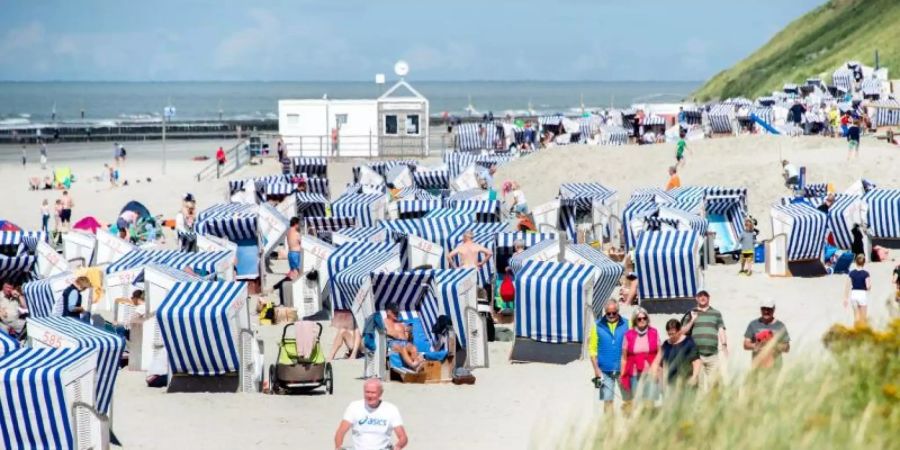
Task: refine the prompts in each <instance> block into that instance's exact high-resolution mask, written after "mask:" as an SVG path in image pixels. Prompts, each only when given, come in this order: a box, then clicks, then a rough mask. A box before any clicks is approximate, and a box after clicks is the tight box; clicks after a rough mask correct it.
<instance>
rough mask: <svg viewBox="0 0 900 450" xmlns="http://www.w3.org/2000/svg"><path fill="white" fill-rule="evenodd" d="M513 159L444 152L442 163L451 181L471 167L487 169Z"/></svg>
mask: <svg viewBox="0 0 900 450" xmlns="http://www.w3.org/2000/svg"><path fill="white" fill-rule="evenodd" d="M514 158H515V157H514V156H512V155H479V154H475V153H467V152H464V151H458V152H457V151H451V152H444V157H443V161H444V164H447V170H448V171H449V173H450V179H453V178H456V177H457V176H459V174H461V173H462V172H463V171H465V170H466V169H468V168H469V167H470V166H472V165H475V166H478V167H483V168H488V167H491V166H500V165H503V164H505V163H507V162H509V161H512V160H513V159H514Z"/></svg>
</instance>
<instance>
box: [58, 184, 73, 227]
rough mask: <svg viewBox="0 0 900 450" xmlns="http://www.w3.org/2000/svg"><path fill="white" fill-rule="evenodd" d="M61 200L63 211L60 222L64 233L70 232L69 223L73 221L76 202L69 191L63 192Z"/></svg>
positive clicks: (60, 214)
mask: <svg viewBox="0 0 900 450" xmlns="http://www.w3.org/2000/svg"><path fill="white" fill-rule="evenodd" d="M60 200H61V201H62V205H61V206H62V210H61V211H60V212H59V221H60V222H61V223H62V229H63V231H69V223H70V222H71V221H72V206H74V202H73V201H72V196H70V195H69V191H67V190H66V191H63V193H62V198H60Z"/></svg>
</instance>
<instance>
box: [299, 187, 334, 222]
mask: <svg viewBox="0 0 900 450" xmlns="http://www.w3.org/2000/svg"><path fill="white" fill-rule="evenodd" d="M294 198H295V199H296V201H297V213H298V214H302V215H303V216H304V217H305V216H310V217H324V216H325V210H326V209H327V208H328V199H326V198H325V196H324V195H322V194H313V193H310V192H297V193H296V194H295V195H294Z"/></svg>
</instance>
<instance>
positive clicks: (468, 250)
mask: <svg viewBox="0 0 900 450" xmlns="http://www.w3.org/2000/svg"><path fill="white" fill-rule="evenodd" d="M474 237H475V235H474V233H472V230H467V231H466V232H465V234H463V241H462V244H459V245H458V246H457V247H456V248H455V249H453V251H452V252H450V253H449V254H447V260H448V262H449V263H450V268H451V269H455V268H456V267H457V265H456V262H455V261H454V260H453V258H454V257H455V256H459V266H458V267H464V268H472V269H477V268H480V267H481V266H483V265H485V264H487V262H488V260H489V259H491V256H494V254H493V253H491V251H490V250H488V249H486V248H484V247H482V246H481V245H479V244H477V243H476V242H475V241H473V240H472V239H474ZM479 255H484V258H482V259H481V261H479V260H478V256H479Z"/></svg>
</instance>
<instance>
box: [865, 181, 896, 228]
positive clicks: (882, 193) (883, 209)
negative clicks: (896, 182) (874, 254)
mask: <svg viewBox="0 0 900 450" xmlns="http://www.w3.org/2000/svg"><path fill="white" fill-rule="evenodd" d="M863 200H865V202H866V205H867V206H868V208H869V213H868V222H869V230H870V231H871V233H872V235H873V236H875V237H876V238H880V239H900V189H883V188H876V189H873V190H871V191H869V192H867V193H866V194H865V195H864V196H863Z"/></svg>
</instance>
